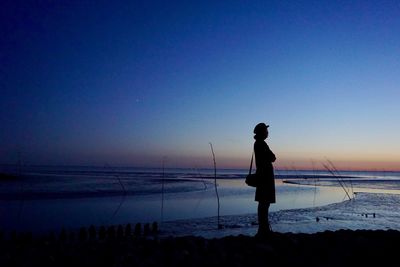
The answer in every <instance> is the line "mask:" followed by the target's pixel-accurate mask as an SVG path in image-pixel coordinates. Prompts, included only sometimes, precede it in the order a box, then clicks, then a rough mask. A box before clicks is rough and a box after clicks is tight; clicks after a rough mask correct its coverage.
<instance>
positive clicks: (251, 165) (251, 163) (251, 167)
mask: <svg viewBox="0 0 400 267" xmlns="http://www.w3.org/2000/svg"><path fill="white" fill-rule="evenodd" d="M253 156H254V151H253V154H252V155H251V161H250V169H249V175H250V174H251V169H253Z"/></svg>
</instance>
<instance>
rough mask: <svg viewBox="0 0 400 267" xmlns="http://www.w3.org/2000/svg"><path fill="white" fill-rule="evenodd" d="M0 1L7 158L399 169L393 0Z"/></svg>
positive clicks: (399, 76) (397, 18) (2, 142)
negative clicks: (259, 128)
mask: <svg viewBox="0 0 400 267" xmlns="http://www.w3.org/2000/svg"><path fill="white" fill-rule="evenodd" d="M16 2H18V3H16ZM0 5H1V8H0V31H1V32H0V34H1V35H0V36H1V37H0V89H1V98H0V127H1V128H0V129H1V130H0V164H15V163H17V161H18V159H21V161H22V162H23V163H24V164H40V165H100V166H101V165H104V164H110V165H115V166H145V167H161V165H162V161H163V158H164V157H166V160H165V162H166V166H168V167H190V168H199V167H210V168H212V167H213V165H212V156H211V151H210V146H209V142H212V144H213V147H214V150H215V154H216V160H217V165H218V167H219V168H247V167H248V165H249V163H250V157H251V153H252V145H253V142H254V139H253V132H252V131H253V128H254V126H255V125H256V124H257V123H258V122H265V123H267V124H269V125H270V128H269V129H270V137H269V139H267V143H268V144H269V146H270V148H271V149H272V151H274V153H275V154H276V155H277V158H278V160H277V162H276V163H275V166H276V168H281V169H283V168H289V169H293V168H311V167H313V166H314V167H316V168H321V167H322V166H321V162H325V161H326V160H327V159H329V160H331V161H332V162H334V163H335V164H336V165H337V167H338V168H342V169H368V170H370V169H377V170H393V169H397V170H399V169H400V142H399V136H400V123H399V121H400V105H399V100H400V87H399V86H400V2H399V1H366V0H363V1H243V2H238V1H225V2H224V1H209V2H208V1H197V2H194V1H193V2H192V1H160V2H154V1H126V2H125V1H1V4H0Z"/></svg>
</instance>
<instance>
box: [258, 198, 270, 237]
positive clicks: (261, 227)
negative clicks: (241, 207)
mask: <svg viewBox="0 0 400 267" xmlns="http://www.w3.org/2000/svg"><path fill="white" fill-rule="evenodd" d="M268 210H269V203H268V202H266V201H259V202H258V232H260V233H266V232H269V231H270V228H269V220H268Z"/></svg>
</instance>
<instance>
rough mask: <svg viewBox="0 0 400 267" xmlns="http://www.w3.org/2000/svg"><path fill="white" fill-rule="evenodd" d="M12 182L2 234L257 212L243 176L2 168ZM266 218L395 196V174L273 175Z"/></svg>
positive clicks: (0, 208) (1, 186) (2, 195)
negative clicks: (273, 197)
mask: <svg viewBox="0 0 400 267" xmlns="http://www.w3.org/2000/svg"><path fill="white" fill-rule="evenodd" d="M1 172H3V173H4V172H7V173H18V174H19V176H18V177H15V178H13V177H8V178H2V179H0V218H1V220H0V229H1V230H2V231H11V230H18V231H32V232H43V231H59V230H60V229H61V228H67V229H76V228H79V227H81V226H89V225H96V226H100V225H117V224H127V223H131V224H135V223H152V222H154V221H157V222H159V223H168V222H173V221H177V220H193V219H204V218H210V217H215V216H217V214H218V198H217V194H216V193H217V192H218V197H219V214H220V215H221V216H225V217H226V216H228V217H229V216H247V215H249V214H253V215H254V214H255V213H256V211H257V202H255V201H254V191H255V190H254V188H251V187H248V186H247V185H246V184H245V183H244V178H245V175H246V173H247V170H217V181H216V182H217V192H216V189H215V180H214V170H210V169H165V170H163V169H142V168H112V167H63V166H57V167H54V166H52V167H48V166H42V167H24V168H23V169H22V170H17V169H15V168H13V167H10V166H3V167H2V169H1ZM275 174H276V191H277V192H276V193H277V203H276V204H273V205H271V208H270V211H271V212H280V211H285V210H294V209H305V208H317V207H322V206H325V205H331V204H335V203H342V202H343V201H347V200H349V199H351V198H353V197H354V196H355V192H374V193H397V192H398V190H399V189H400V173H398V172H344V171H335V172H328V171H294V170H285V171H281V170H276V171H275Z"/></svg>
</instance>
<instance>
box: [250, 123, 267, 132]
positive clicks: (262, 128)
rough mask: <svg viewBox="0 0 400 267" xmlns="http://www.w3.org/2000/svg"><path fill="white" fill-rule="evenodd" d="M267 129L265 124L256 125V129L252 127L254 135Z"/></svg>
mask: <svg viewBox="0 0 400 267" xmlns="http://www.w3.org/2000/svg"><path fill="white" fill-rule="evenodd" d="M268 127H269V125H266V124H265V123H263V122H261V123H259V124H257V125H256V127H254V131H253V132H254V133H255V134H257V133H259V132H261V131H264V130H265V129H267V128H268Z"/></svg>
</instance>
